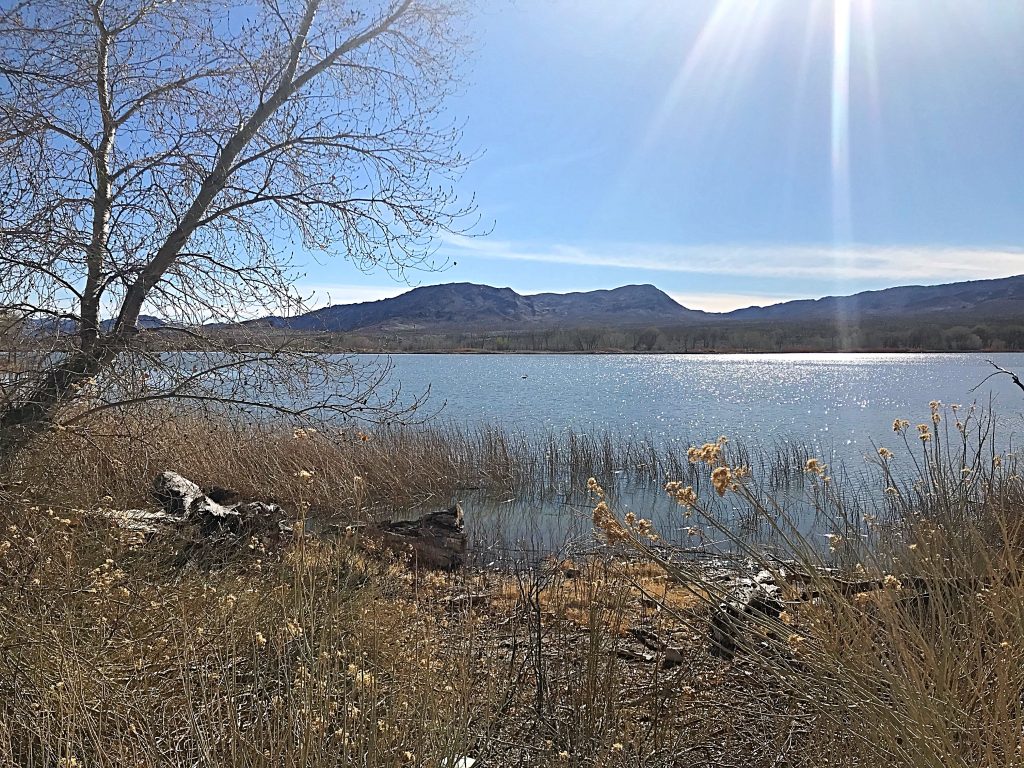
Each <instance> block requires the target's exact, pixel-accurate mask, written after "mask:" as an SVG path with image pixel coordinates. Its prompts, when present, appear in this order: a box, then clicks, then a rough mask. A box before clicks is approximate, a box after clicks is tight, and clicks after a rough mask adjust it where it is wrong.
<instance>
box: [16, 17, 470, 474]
mask: <svg viewBox="0 0 1024 768" xmlns="http://www.w3.org/2000/svg"><path fill="white" fill-rule="evenodd" d="M4 4H5V3H4V0H0V311H6V312H14V313H17V314H18V315H19V316H22V317H26V318H30V319H31V322H32V323H33V324H34V325H33V326H32V327H34V328H35V329H36V333H37V335H39V336H46V338H47V339H49V340H50V342H51V348H48V349H46V350H45V353H40V354H39V355H38V358H37V360H36V369H37V372H38V374H39V375H38V376H35V377H34V378H32V380H31V381H28V382H24V381H23V382H22V383H21V386H20V388H19V389H18V390H17V392H15V393H11V392H7V393H6V395H7V397H6V401H4V402H0V462H2V460H3V458H4V457H5V456H6V457H10V456H11V455H13V454H14V453H15V452H16V451H17V450H18V449H19V448H21V447H22V446H24V445H25V444H26V442H28V441H29V440H30V439H31V438H32V437H33V436H34V435H35V434H38V433H39V432H40V431H41V430H44V429H46V428H47V427H48V426H49V425H51V424H52V423H53V422H54V420H55V419H56V418H58V414H59V413H62V412H63V411H62V407H63V406H66V405H68V404H71V403H75V402H76V401H81V399H82V397H83V395H82V393H83V392H86V391H89V389H90V386H93V385H94V384H95V380H96V378H97V377H99V378H100V379H104V377H105V376H107V375H108V374H109V372H110V371H111V370H113V369H114V368H115V367H116V368H117V370H118V371H119V372H123V371H124V370H126V369H129V368H132V366H135V365H138V364H139V363H130V364H129V363H125V362H123V361H124V360H125V356H126V355H127V354H128V353H133V354H134V353H136V352H139V351H141V352H142V353H143V357H142V358H141V359H142V360H143V361H146V360H148V361H149V363H153V364H155V363H158V362H161V361H163V362H166V358H165V357H161V355H160V354H158V352H159V350H160V349H164V350H167V349H171V348H175V349H177V348H180V346H181V344H178V343H170V342H163V343H161V344H154V343H153V342H152V340H149V341H145V343H140V337H141V338H143V339H145V338H147V337H151V336H153V334H152V333H140V328H144V327H145V325H146V323H145V322H141V323H140V318H143V320H145V316H144V313H146V314H151V315H154V316H156V317H158V318H160V319H161V320H162V321H170V325H166V324H165V325H164V326H163V327H164V331H163V334H164V335H168V334H172V333H177V334H178V335H180V336H182V337H183V338H184V339H186V340H189V339H190V341H189V342H188V343H189V344H190V345H191V346H193V347H195V346H199V347H201V348H203V349H208V348H209V345H210V344H211V343H212V342H211V340H210V339H211V338H217V335H216V334H215V333H214V334H211V333H208V332H207V330H206V329H209V328H210V324H211V323H216V322H233V321H237V320H239V319H246V318H251V317H255V316H257V315H260V314H266V313H267V312H269V311H278V312H281V311H284V312H289V311H294V310H295V309H296V308H298V307H300V306H301V305H302V301H301V297H300V296H299V295H297V293H296V292H295V290H294V288H293V285H294V278H295V274H294V270H293V267H292V264H293V262H292V259H291V256H290V252H291V249H292V248H295V247H297V246H301V247H302V248H303V249H304V250H305V251H307V252H313V253H320V254H324V255H336V256H340V257H343V258H346V259H349V260H351V261H353V262H355V263H356V264H357V265H359V266H360V267H363V268H373V267H380V268H383V269H386V270H388V271H389V272H391V273H394V274H398V275H401V274H402V273H403V271H404V270H406V269H408V268H410V267H423V266H431V261H430V255H431V253H432V251H431V242H432V238H433V236H434V235H435V234H436V233H437V232H438V231H439V230H447V231H453V230H455V229H457V228H461V227H462V224H463V222H464V221H465V220H466V219H465V217H466V216H467V215H468V214H469V213H470V212H471V205H470V206H462V205H460V204H459V202H458V201H457V199H456V196H455V193H454V191H453V184H454V182H455V180H456V178H457V177H458V175H459V174H460V172H461V171H462V169H463V168H464V166H465V163H466V158H465V157H464V156H463V155H461V154H460V153H459V151H458V142H459V139H460V130H459V126H458V124H456V123H455V122H453V121H452V120H451V119H450V118H448V117H447V116H446V114H445V112H444V102H445V98H446V96H448V95H449V94H450V92H451V91H452V89H453V87H454V84H455V83H456V82H457V80H456V76H457V74H458V65H459V61H460V56H461V53H462V51H463V50H464V42H465V41H464V40H463V38H462V34H461V33H460V31H459V30H460V29H461V25H460V19H461V14H462V12H463V10H464V9H463V8H462V7H461V2H460V1H459V0H247V1H245V2H243V1H241V0H23V1H18V0H15V1H14V4H13V5H9V4H8V6H7V7H3V6H4ZM204 324H205V325H204ZM168 328H170V329H175V328H176V329H179V330H178V331H173V330H172V331H168ZM199 336H204V337H206V338H204V339H199ZM284 351H285V350H284V349H281V348H275V349H271V350H267V349H265V348H263V347H262V346H261V345H257V346H252V345H250V346H249V348H248V351H247V353H246V354H245V355H244V356H243V357H242V358H241V359H240V360H239V359H233V360H232V362H233V363H240V364H241V369H240V370H242V371H245V373H244V374H241V375H242V376H243V377H247V378H249V379H255V378H258V379H259V380H260V381H265V380H267V377H266V376H265V375H264V374H267V373H268V372H267V371H264V370H262V367H264V366H269V367H271V368H273V367H274V366H276V365H277V364H278V363H279V362H280V361H281V360H283V359H284V357H285V356H284ZM115 361H118V362H117V364H116V366H115V365H114V363H115ZM318 365H320V366H321V368H320V369H319V374H318V375H320V376H321V378H322V379H323V382H325V383H329V382H330V381H332V380H336V378H337V376H336V373H337V372H336V371H333V372H329V371H327V370H326V369H324V368H323V367H322V366H323V365H325V363H324V361H323V360H321V361H320V362H319V363H318ZM346 365H347V364H346ZM200 367H201V370H199V369H194V364H193V367H189V366H185V367H184V368H183V367H182V365H181V364H180V361H179V363H178V364H177V366H176V367H175V366H165V370H164V372H163V373H162V374H160V375H159V376H156V377H151V380H150V381H149V382H148V383H147V387H146V388H145V389H144V390H143V392H142V395H141V397H143V398H150V397H157V396H160V395H164V396H166V395H171V396H175V397H183V398H193V399H195V400H197V401H202V400H203V398H205V397H211V398H216V397H220V396H222V395H224V394H225V393H226V392H227V391H228V390H230V391H231V392H232V393H234V394H237V392H238V391H239V390H237V389H234V388H232V387H233V386H234V385H237V384H238V383H239V381H240V379H239V375H240V374H238V370H239V368H238V366H237V365H236V366H235V368H234V369H233V370H234V373H232V374H231V375H230V376H228V375H227V374H226V373H225V370H226V369H227V366H226V363H225V360H224V359H222V358H215V359H213V361H212V362H211V361H210V359H209V358H207V359H205V360H204V362H203V365H202V366H200ZM211 371H212V372H215V373H216V375H213V376H212V378H211V377H207V376H206V374H207V373H208V372H211ZM347 371H348V372H349V373H351V374H353V375H354V376H355V378H354V379H351V380H350V383H349V384H347V385H346V386H345V387H344V388H342V390H341V391H334V392H332V393H331V396H330V397H329V398H323V402H320V403H319V405H320V406H329V407H333V408H336V409H340V410H350V409H353V408H354V409H358V408H371V405H370V401H369V399H368V392H369V391H370V390H372V388H373V386H374V385H376V384H379V382H380V375H379V374H380V372H379V371H377V372H374V373H372V374H370V375H368V376H367V377H364V378H360V377H359V376H358V375H357V374H356V373H355V372H356V369H355V368H352V367H348V368H347ZM143 375H144V374H143ZM133 376H134V374H133ZM133 380H134V381H137V380H138V379H137V377H136V378H133ZM211 381H212V382H213V383H212V385H211ZM353 381H354V382H355V383H352V382H353ZM226 382H227V384H230V385H231V386H229V387H228V389H225V386H226ZM305 389H306V391H307V392H308V391H309V388H308V387H306V388H305ZM247 391H248V392H249V394H248V395H247V397H249V400H250V401H251V402H247V404H249V405H253V406H258V405H277V406H278V407H282V408H289V409H292V408H294V410H302V408H304V407H310V406H301V407H300V406H299V405H298V401H297V400H296V401H287V399H282V398H281V397H280V393H279V392H274V393H263V394H264V395H266V396H262V395H260V393H255V394H254V393H252V391H251V389H250V390H247ZM318 391H319V392H320V393H321V394H323V393H324V392H325V390H323V389H322V388H321V389H320V390H318ZM203 393H205V394H203ZM92 396H93V397H95V390H93V394H92ZM125 397H127V399H129V400H137V399H138V397H139V394H138V393H137V392H133V393H128V394H126V392H125V389H124V385H123V382H122V384H120V385H118V386H113V387H108V390H107V395H105V396H104V397H103V398H101V401H100V402H98V405H97V402H96V401H95V400H94V401H92V402H91V403H90V407H89V408H86V409H85V411H88V410H90V408H91V407H92V406H97V407H99V408H101V409H102V408H108V407H112V406H113V405H115V404H116V403H117V402H119V401H120V400H122V399H125ZM243 399H244V398H243ZM387 404H388V403H387V402H383V403H381V402H378V403H377V406H378V407H384V406H386V405H387ZM82 412H83V411H81V410H79V411H78V412H76V414H75V416H74V418H76V419H77V418H80V417H81V415H82Z"/></svg>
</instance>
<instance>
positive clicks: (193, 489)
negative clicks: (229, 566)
mask: <svg viewBox="0 0 1024 768" xmlns="http://www.w3.org/2000/svg"><path fill="white" fill-rule="evenodd" d="M153 497H154V498H155V499H156V501H157V502H158V503H159V504H160V507H161V509H159V510H146V509H127V510H108V511H106V512H105V513H104V514H105V515H106V517H107V518H108V519H110V520H112V521H114V522H116V523H117V524H118V525H121V526H123V527H125V528H129V529H131V530H136V531H140V532H143V533H147V534H155V533H158V532H159V531H160V530H161V529H168V528H188V529H191V530H193V531H195V532H197V533H198V534H199V535H198V537H194V540H193V541H192V542H191V544H192V546H190V547H189V551H190V552H191V551H195V550H197V548H206V549H209V548H210V547H217V546H222V545H225V544H230V543H232V542H233V543H238V542H247V541H248V538H249V537H251V536H261V537H266V536H275V537H276V536H279V535H280V534H282V533H288V532H289V531H290V528H289V527H288V525H287V523H286V515H285V512H284V510H283V509H281V507H279V506H278V505H276V504H268V503H265V502H261V501H245V502H239V501H237V499H238V494H237V493H234V492H233V491H229V490H227V489H224V488H219V487H216V486H215V487H213V488H211V489H210V492H209V493H206V492H204V491H203V489H202V488H201V487H200V486H199V485H198V484H196V483H194V482H192V481H191V480H189V479H188V478H186V477H182V476H181V475H179V474H178V473H177V472H161V473H160V474H159V475H157V476H156V478H155V479H154V481H153ZM228 499H232V500H235V501H234V502H233V503H230V504H227V503H223V502H224V501H226V500H228ZM338 530H339V529H338V527H337V526H328V527H327V528H324V529H322V530H321V531H320V534H321V535H323V534H330V533H334V532H338ZM343 530H344V531H345V533H346V534H348V533H349V532H355V531H356V530H358V531H359V533H360V534H361V535H360V539H361V540H362V541H363V542H364V543H367V544H369V545H370V547H371V548H374V549H378V550H380V549H386V550H390V551H392V552H394V553H396V554H398V555H400V556H403V557H408V558H409V559H410V561H411V563H412V565H414V566H416V567H419V568H428V569H438V570H447V571H451V570H456V569H458V568H461V567H462V565H463V563H464V562H465V557H466V531H465V526H464V525H463V513H462V507H460V506H459V505H458V504H455V505H454V506H452V507H449V508H448V509H443V510H440V511H437V512H430V513H428V514H426V515H423V516H422V517H420V518H417V519H415V520H398V521H393V522H383V523H374V524H368V525H360V526H358V528H353V527H351V526H345V527H344V529H343Z"/></svg>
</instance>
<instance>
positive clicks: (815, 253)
mask: <svg viewBox="0 0 1024 768" xmlns="http://www.w3.org/2000/svg"><path fill="white" fill-rule="evenodd" d="M440 252H441V253H442V254H443V255H444V256H447V257H449V258H451V259H454V260H458V259H467V258H484V259H504V260H513V261H530V262H546V263H553V264H570V265H576V266H589V267H617V268H622V269H630V270H645V271H651V272H682V273H689V274H703V275H741V276H744V277H762V278H794V279H795V278H805V279H817V280H829V281H836V280H849V281H858V280H859V281H865V280H867V281H874V282H878V281H890V282H892V283H893V284H896V283H901V282H903V283H905V282H919V281H925V282H956V281H959V280H971V279H984V278H996V277H1007V276H1009V275H1015V274H1020V273H1024V249H1020V248H1009V247H1006V248H966V247H947V246H933V245H923V246H868V245H865V246H857V245H853V246H843V247H831V246H817V245H800V246H793V245H783V246H769V245H757V246H750V245H737V246H728V245H707V246H701V245H667V244H657V243H608V244H605V245H600V246H580V245H566V244H552V245H546V246H533V245H526V244H519V243H513V242H509V241H501V240H491V239H474V238H467V237H461V236H450V237H447V238H446V239H445V241H444V243H443V244H442V246H441V249H440Z"/></svg>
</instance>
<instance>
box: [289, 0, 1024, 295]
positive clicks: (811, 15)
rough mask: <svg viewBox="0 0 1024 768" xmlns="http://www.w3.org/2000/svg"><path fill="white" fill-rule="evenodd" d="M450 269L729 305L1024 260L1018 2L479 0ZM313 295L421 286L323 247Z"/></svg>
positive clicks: (457, 110) (935, 279)
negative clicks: (637, 289)
mask: <svg viewBox="0 0 1024 768" xmlns="http://www.w3.org/2000/svg"><path fill="white" fill-rule="evenodd" d="M479 5H480V6H481V7H482V8H483V10H480V11H479V12H478V13H477V15H476V16H475V17H474V18H473V20H472V22H471V24H472V33H473V35H474V36H475V46H476V52H475V54H474V55H473V59H472V61H471V62H470V63H469V65H468V67H467V84H466V86H465V87H464V89H463V93H461V94H460V95H459V97H458V98H457V99H455V100H453V101H452V102H451V110H452V113H453V114H454V115H456V116H458V117H460V118H463V119H465V121H466V133H465V144H464V146H465V148H466V149H467V150H469V151H472V150H481V151H482V152H483V154H482V157H480V159H478V160H477V161H476V162H475V164H474V165H473V166H472V168H471V169H470V170H469V172H468V173H467V174H466V176H465V177H464V179H463V180H462V183H461V185H460V188H461V189H462V190H463V191H464V192H465V194H466V195H467V196H468V195H471V194H475V196H476V200H477V202H478V204H479V210H480V214H481V216H482V218H483V221H484V222H485V225H486V226H488V227H489V228H490V230H491V231H490V234H489V235H487V236H486V237H482V238H476V239H462V238H455V237H449V238H445V239H444V240H443V241H441V242H439V243H438V256H439V257H440V258H446V259H449V260H451V261H454V262H456V264H455V266H452V267H450V268H448V269H447V270H445V271H442V272H420V273H413V274H411V275H410V276H409V279H410V281H411V283H412V284H413V285H425V284H431V283H442V282H453V281H469V282H477V283H488V284H491V285H498V286H509V287H511V288H514V289H515V290H517V291H520V292H522V293H535V292H540V291H558V292H563V291H572V290H590V289H595V288H610V287H614V286H618V285H624V284H628V283H653V284H655V285H657V286H658V287H660V288H662V289H664V290H665V291H667V292H668V293H670V294H671V295H673V296H674V297H676V298H677V300H679V301H681V302H682V303H684V304H685V305H687V306H690V307H693V308H698V309H708V310H712V311H721V310H728V309H733V308H736V307H740V306H748V305H751V304H766V303H773V302H777V301H782V300H786V299H790V298H804V297H819V296H823V295H828V294H837V293H852V292H855V291H859V290H867V289H874V288H884V287H888V286H893V285H902V284H912V283H940V282H951V281H956V280H968V279H974V278H988V277H1005V276H1008V275H1011V274H1020V273H1024V43H1022V42H1021V41H1022V40H1024V3H1019V2H1015V0H717V1H714V0H645V1H644V2H621V1H620V0H482V1H481V2H480V3H479ZM306 272H307V274H306V277H305V278H304V280H303V282H302V283H301V287H302V289H303V290H304V291H305V292H307V293H308V292H309V291H311V290H316V292H317V295H316V297H315V298H314V301H313V303H314V304H317V305H319V304H324V303H328V302H330V303H339V302H348V301H362V300H369V299H377V298H383V297H385V296H391V295H396V294H398V293H401V292H402V291H404V290H408V288H409V285H406V284H401V283H395V282H394V281H393V280H392V279H391V278H390V277H388V276H387V275H386V274H384V273H371V274H364V273H361V272H359V271H358V270H356V269H354V268H352V267H351V266H350V265H348V264H347V263H344V262H342V261H340V260H333V261H329V262H327V263H325V264H323V265H317V264H315V263H313V262H312V260H310V262H309V265H308V267H307V269H306Z"/></svg>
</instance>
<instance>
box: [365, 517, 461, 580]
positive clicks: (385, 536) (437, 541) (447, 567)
mask: <svg viewBox="0 0 1024 768" xmlns="http://www.w3.org/2000/svg"><path fill="white" fill-rule="evenodd" d="M363 535H364V536H365V537H367V538H369V539H370V540H371V541H373V542H375V543H376V544H377V545H378V546H381V547H383V548H385V549H389V550H391V551H392V552H394V553H396V554H398V555H401V556H407V557H409V558H410V560H411V562H412V565H413V566H416V567H419V568H427V569H433V570H442V571H454V570H458V569H459V568H461V567H462V566H463V564H464V563H465V559H466V530H465V526H464V524H463V513H462V507H461V506H459V505H458V504H455V505H453V506H451V507H449V508H448V509H443V510H440V511H438V512H430V513H428V514H426V515H424V516H423V517H420V518H417V519H416V520H398V521H394V522H390V523H378V524H377V525H374V526H369V527H367V528H366V529H365V532H364V534H363Z"/></svg>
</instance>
